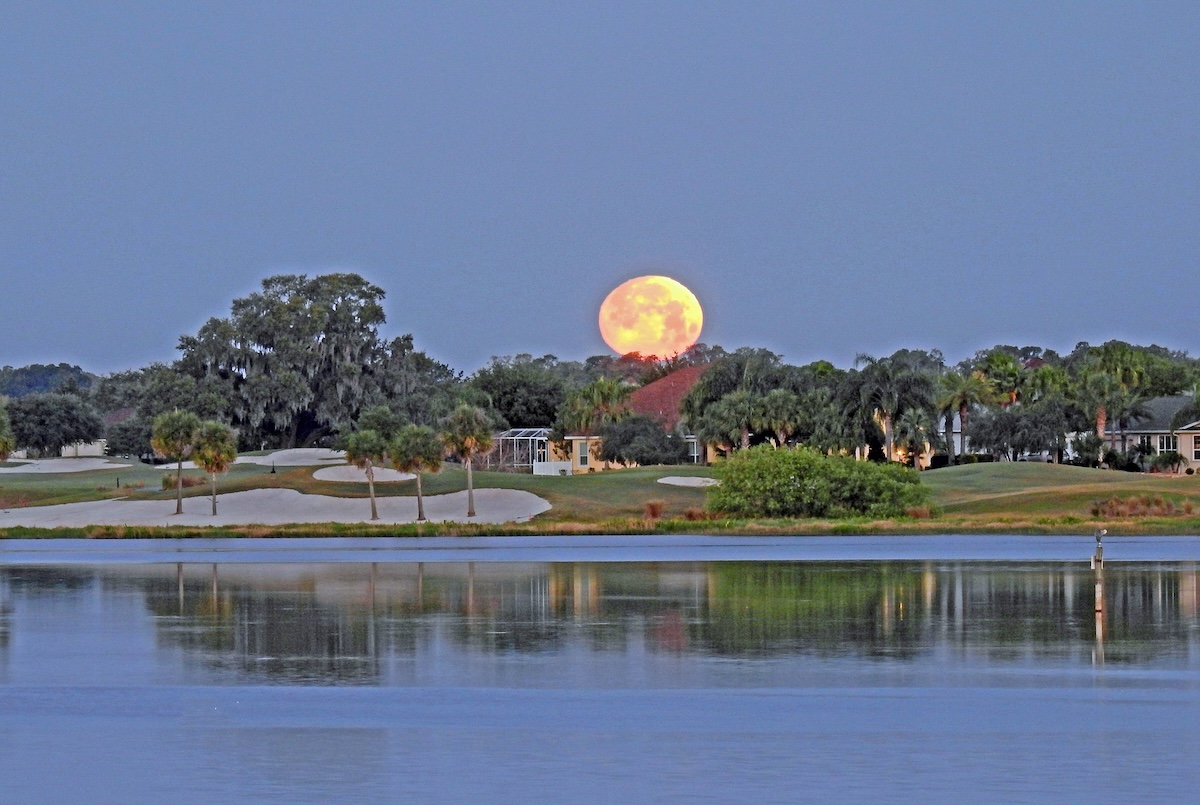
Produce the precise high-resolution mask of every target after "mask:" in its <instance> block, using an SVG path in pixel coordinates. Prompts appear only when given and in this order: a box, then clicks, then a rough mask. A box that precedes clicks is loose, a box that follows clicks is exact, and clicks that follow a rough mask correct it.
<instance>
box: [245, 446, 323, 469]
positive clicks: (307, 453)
mask: <svg viewBox="0 0 1200 805" xmlns="http://www.w3.org/2000/svg"><path fill="white" fill-rule="evenodd" d="M345 460H346V454H345V453H343V452H342V451H341V450H330V449H328V448H325V447H293V448H291V449H288V450H276V451H275V452H274V453H267V454H266V455H265V456H238V457H237V463H238V464H262V465H263V466H264V467H270V466H271V465H272V464H274V465H275V466H276V467H313V466H317V465H319V464H341V463H342V462H344V461H345Z"/></svg>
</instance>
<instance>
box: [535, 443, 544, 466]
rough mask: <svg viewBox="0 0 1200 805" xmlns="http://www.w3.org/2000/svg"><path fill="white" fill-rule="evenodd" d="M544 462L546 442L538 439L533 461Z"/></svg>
mask: <svg viewBox="0 0 1200 805" xmlns="http://www.w3.org/2000/svg"><path fill="white" fill-rule="evenodd" d="M545 460H546V442H545V441H543V440H541V439H539V440H538V441H537V457H536V458H534V461H545Z"/></svg>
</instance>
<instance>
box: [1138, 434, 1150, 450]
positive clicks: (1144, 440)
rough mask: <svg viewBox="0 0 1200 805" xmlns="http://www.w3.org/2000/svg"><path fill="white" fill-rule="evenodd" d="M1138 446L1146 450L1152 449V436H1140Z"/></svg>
mask: <svg viewBox="0 0 1200 805" xmlns="http://www.w3.org/2000/svg"><path fill="white" fill-rule="evenodd" d="M1138 446H1139V447H1141V448H1142V449H1144V450H1149V449H1150V434H1148V433H1143V434H1142V435H1141V436H1139V437H1138Z"/></svg>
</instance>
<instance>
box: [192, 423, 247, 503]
mask: <svg viewBox="0 0 1200 805" xmlns="http://www.w3.org/2000/svg"><path fill="white" fill-rule="evenodd" d="M192 458H193V460H194V461H195V462H196V464H197V465H198V466H201V467H203V468H204V471H205V472H207V473H208V475H209V478H210V479H211V481H212V513H213V517H216V516H217V473H218V472H225V471H226V470H228V469H229V467H230V465H232V464H233V460H234V459H235V458H237V437H236V436H235V435H234V433H233V429H232V428H230V427H229V426H228V425H225V424H222V423H220V422H213V421H211V420H210V421H208V422H202V423H200V427H199V428H197V429H196V443H195V444H194V445H192Z"/></svg>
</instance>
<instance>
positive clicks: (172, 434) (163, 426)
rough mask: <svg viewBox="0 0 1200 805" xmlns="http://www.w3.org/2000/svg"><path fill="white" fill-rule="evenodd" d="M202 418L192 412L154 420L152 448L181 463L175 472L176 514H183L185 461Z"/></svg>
mask: <svg viewBox="0 0 1200 805" xmlns="http://www.w3.org/2000/svg"><path fill="white" fill-rule="evenodd" d="M199 428H200V417H198V416H196V415H195V414H193V413H192V412H191V411H180V410H179V409H178V408H176V409H175V410H174V411H168V412H167V413H165V414H159V415H158V416H156V417H155V418H154V429H153V432H152V435H151V436H150V446H151V447H153V448H154V452H155V453H157V454H158V455H160V456H162V457H163V458H167V459H174V460H175V461H177V462H179V464H178V466H177V467H176V470H175V513H176V514H183V460H184V459H185V458H187V457H188V456H189V455H190V454H191V452H192V445H193V444H194V443H195V440H196V431H197V430H198V429H199Z"/></svg>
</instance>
